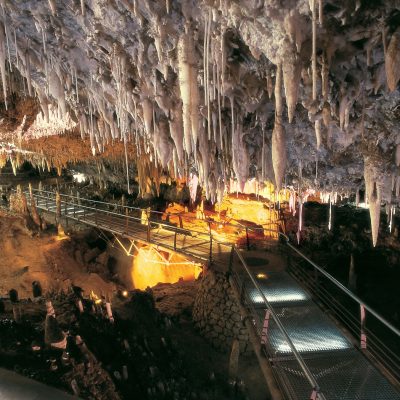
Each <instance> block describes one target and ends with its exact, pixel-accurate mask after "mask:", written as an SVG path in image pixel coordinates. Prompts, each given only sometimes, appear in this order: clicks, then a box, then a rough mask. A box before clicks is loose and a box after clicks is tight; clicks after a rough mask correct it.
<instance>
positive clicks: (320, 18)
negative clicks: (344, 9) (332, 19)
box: [318, 0, 324, 25]
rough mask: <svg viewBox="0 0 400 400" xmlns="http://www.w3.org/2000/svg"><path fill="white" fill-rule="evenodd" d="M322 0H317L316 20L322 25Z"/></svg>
mask: <svg viewBox="0 0 400 400" xmlns="http://www.w3.org/2000/svg"><path fill="white" fill-rule="evenodd" d="M322 2H323V0H318V22H319V24H320V25H322V23H323V21H324V10H323V4H322Z"/></svg>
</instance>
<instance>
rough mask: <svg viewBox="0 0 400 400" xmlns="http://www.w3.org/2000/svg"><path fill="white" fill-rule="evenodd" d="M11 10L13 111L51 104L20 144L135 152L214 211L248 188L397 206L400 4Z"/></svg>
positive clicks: (1, 47) (316, 0)
mask: <svg viewBox="0 0 400 400" xmlns="http://www.w3.org/2000/svg"><path fill="white" fill-rule="evenodd" d="M0 4H1V10H0V21H1V22H0V67H1V75H2V89H3V101H4V96H6V97H10V92H11V91H12V90H13V87H10V86H12V85H11V82H13V85H14V90H15V86H18V88H19V90H20V91H21V92H23V93H25V95H26V96H30V97H34V98H36V100H37V104H38V107H37V108H34V107H32V111H31V112H32V113H34V114H35V115H33V116H32V115H28V118H30V119H31V120H32V121H31V122H30V123H27V122H26V118H25V120H22V119H21V121H19V124H20V126H19V127H18V129H17V130H16V131H15V132H14V134H16V135H18V137H19V139H20V140H25V141H28V140H37V139H38V138H40V137H42V136H47V135H50V134H57V135H62V134H64V132H66V131H68V130H71V129H75V130H76V131H77V132H79V134H80V135H81V136H82V139H84V140H87V141H89V142H90V149H91V152H89V153H91V154H89V155H90V157H101V154H103V152H104V150H105V148H106V147H107V146H110V145H112V144H113V143H123V144H124V145H125V151H128V152H129V157H133V158H134V159H135V162H136V163H137V169H138V171H139V172H140V171H142V174H143V173H144V172H143V171H145V170H146V171H147V173H151V172H152V171H153V172H154V171H155V170H160V169H164V171H169V173H170V175H172V176H175V177H184V176H187V175H188V174H189V173H195V174H197V175H198V177H199V180H200V183H201V184H202V186H203V187H204V189H205V191H206V195H207V197H208V198H209V199H211V200H213V201H215V200H218V199H221V197H222V195H223V192H224V190H225V189H226V187H227V185H228V183H229V182H230V180H231V179H236V180H237V181H238V182H239V184H240V185H243V184H244V182H245V181H246V180H248V179H251V178H256V179H257V180H258V181H260V182H261V181H263V180H268V179H269V180H271V181H273V182H276V184H277V186H278V187H280V186H282V185H284V184H285V183H286V184H293V185H295V186H296V187H297V185H301V186H303V187H314V188H318V189H324V190H335V191H345V192H353V193H354V192H355V191H356V190H357V189H358V188H364V187H365V183H364V182H365V181H368V182H367V185H366V186H367V188H366V189H367V193H368V192H369V193H370V196H371V197H373V198H374V199H375V197H376V198H377V199H378V200H379V201H386V202H393V201H395V197H396V196H395V194H396V186H397V195H398V192H399V186H400V178H398V176H399V167H398V165H399V163H400V91H399V86H398V83H399V78H400V28H399V26H400V1H397V0H381V1H372V0H343V1H341V0H330V1H329V0H280V1H279V0H242V1H233V0H215V1H213V0H204V1H190V0H163V1H152V0H81V1H78V0H62V1H61V0H40V1H39V0H1V1H0ZM12 76H13V77H14V78H11V77H12ZM16 76H18V77H19V78H16ZM2 111H4V106H3V108H2ZM36 113H37V114H38V115H37V116H36ZM28 114H29V112H28ZM0 129H1V125H0ZM1 132H2V133H1V135H6V132H5V130H4V129H1ZM122 147H124V146H122ZM123 154H124V152H123V151H121V157H122V156H123ZM89 155H88V157H89ZM146 168H147V169H146Z"/></svg>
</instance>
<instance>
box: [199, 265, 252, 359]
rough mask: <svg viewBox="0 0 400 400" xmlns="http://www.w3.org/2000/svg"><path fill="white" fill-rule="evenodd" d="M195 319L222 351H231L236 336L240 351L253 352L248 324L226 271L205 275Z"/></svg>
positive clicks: (208, 272) (209, 339)
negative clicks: (243, 317)
mask: <svg viewBox="0 0 400 400" xmlns="http://www.w3.org/2000/svg"><path fill="white" fill-rule="evenodd" d="M193 321H194V322H195V325H196V327H197V328H198V329H199V330H200V332H201V334H202V335H203V336H204V337H205V338H206V339H208V341H209V342H211V344H212V345H213V346H214V347H215V348H217V349H218V350H221V351H230V349H231V347H232V343H233V340H234V339H238V340H239V343H240V351H241V352H242V353H243V352H250V351H251V346H250V342H249V335H248V331H247V328H246V327H245V325H244V324H243V323H242V321H241V316H240V310H239V306H238V304H237V301H236V299H235V297H234V294H233V290H232V288H231V286H230V284H229V280H228V278H227V277H226V275H225V274H223V273H221V272H215V271H207V273H206V274H205V275H204V277H203V278H202V281H201V283H200V287H199V290H198V291H197V294H196V298H195V302H194V306H193Z"/></svg>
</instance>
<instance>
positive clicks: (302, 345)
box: [34, 191, 400, 400]
mask: <svg viewBox="0 0 400 400" xmlns="http://www.w3.org/2000/svg"><path fill="white" fill-rule="evenodd" d="M34 197H35V200H36V202H37V207H38V208H39V209H41V210H46V211H50V212H54V213H56V214H58V216H59V217H60V215H61V216H62V217H63V218H67V219H70V220H75V221H79V222H81V223H85V224H87V225H90V226H94V227H97V228H98V229H101V230H104V231H108V232H112V233H113V234H115V235H121V236H124V237H126V238H128V239H130V240H135V241H136V240H138V241H142V242H144V243H152V244H154V245H156V246H160V247H162V248H165V249H168V250H174V251H177V252H181V253H183V254H185V255H186V256H188V257H191V258H195V259H197V260H201V261H203V262H208V263H213V264H218V265H220V266H221V265H223V266H225V268H226V269H227V270H228V269H229V272H230V276H231V282H232V286H233V287H234V289H235V290H236V293H237V294H238V296H239V297H240V301H241V304H242V307H243V309H244V310H246V312H247V313H248V314H249V315H250V317H251V320H252V324H251V326H250V327H253V328H254V330H255V333H256V335H257V337H258V343H259V346H261V348H262V349H263V351H264V353H265V357H266V359H268V361H269V365H270V367H271V369H272V371H273V373H274V375H275V379H276V382H277V384H278V386H279V389H280V391H281V396H280V395H278V396H275V397H274V399H275V398H276V399H278V398H284V399H293V400H305V399H327V400H328V399H329V400H400V394H399V392H398V391H397V389H395V387H399V382H400V331H399V330H398V329H396V328H395V327H393V326H392V325H390V324H389V323H388V322H387V321H386V320H384V319H383V318H382V317H381V316H379V315H378V314H377V313H376V312H375V311H374V310H372V309H371V308H370V307H368V306H367V305H365V304H364V303H363V302H362V301H361V300H360V299H358V298H357V297H356V296H354V294H352V293H351V292H349V291H348V290H347V288H345V287H344V286H342V285H341V284H340V283H339V282H338V281H336V280H335V279H334V278H332V277H331V276H330V275H328V274H327V273H326V272H325V271H324V270H323V269H322V268H321V267H319V266H317V265H316V264H314V263H313V262H312V261H311V260H309V259H307V257H305V256H304V255H303V254H302V253H300V252H299V250H298V249H297V248H296V247H295V246H293V245H291V244H290V243H289V241H288V239H287V237H285V236H284V235H281V237H282V238H283V239H285V240H283V241H282V242H283V245H285V255H287V256H290V259H289V262H288V268H287V269H282V268H277V267H276V265H274V261H272V262H270V263H268V261H262V260H261V262H258V263H257V262H256V263H254V259H253V260H252V259H251V258H250V253H247V252H242V251H240V250H238V248H237V247H236V246H235V245H232V243H227V242H223V241H221V240H217V239H216V237H215V236H217V237H218V239H221V238H220V237H219V236H218V235H216V234H215V231H214V230H213V226H212V224H211V223H210V224H209V229H204V230H193V229H188V228H185V226H184V224H182V220H181V219H179V220H180V221H181V223H180V224H179V225H180V226H175V225H173V224H171V223H168V222H165V221H163V218H164V217H165V215H162V213H155V212H149V211H148V210H140V209H135V208H129V207H121V206H115V205H113V204H107V203H101V202H94V201H91V200H86V199H78V198H75V197H71V196H66V195H61V199H60V201H58V203H57V202H56V196H55V194H54V193H50V192H40V193H39V192H37V191H35V192H34ZM169 217H173V216H169ZM167 219H170V220H171V218H167ZM234 229H236V230H237V232H236V234H237V235H238V236H240V235H242V234H243V230H245V234H246V236H247V238H249V237H253V236H254V237H260V234H259V232H250V233H249V232H248V230H249V229H251V228H245V227H238V226H235V227H234ZM264 234H265V236H268V235H269V233H268V232H264ZM275 234H276V233H275ZM264 254H268V253H264ZM246 257H247V259H248V262H246ZM317 304H318V305H317ZM338 321H340V324H339V322H338ZM248 322H249V321H247V323H248ZM386 341H387V343H386Z"/></svg>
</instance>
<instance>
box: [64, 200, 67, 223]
mask: <svg viewBox="0 0 400 400" xmlns="http://www.w3.org/2000/svg"><path fill="white" fill-rule="evenodd" d="M67 212H68V207H67V201H66V200H65V203H64V217H65V225H66V226H68V215H67Z"/></svg>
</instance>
